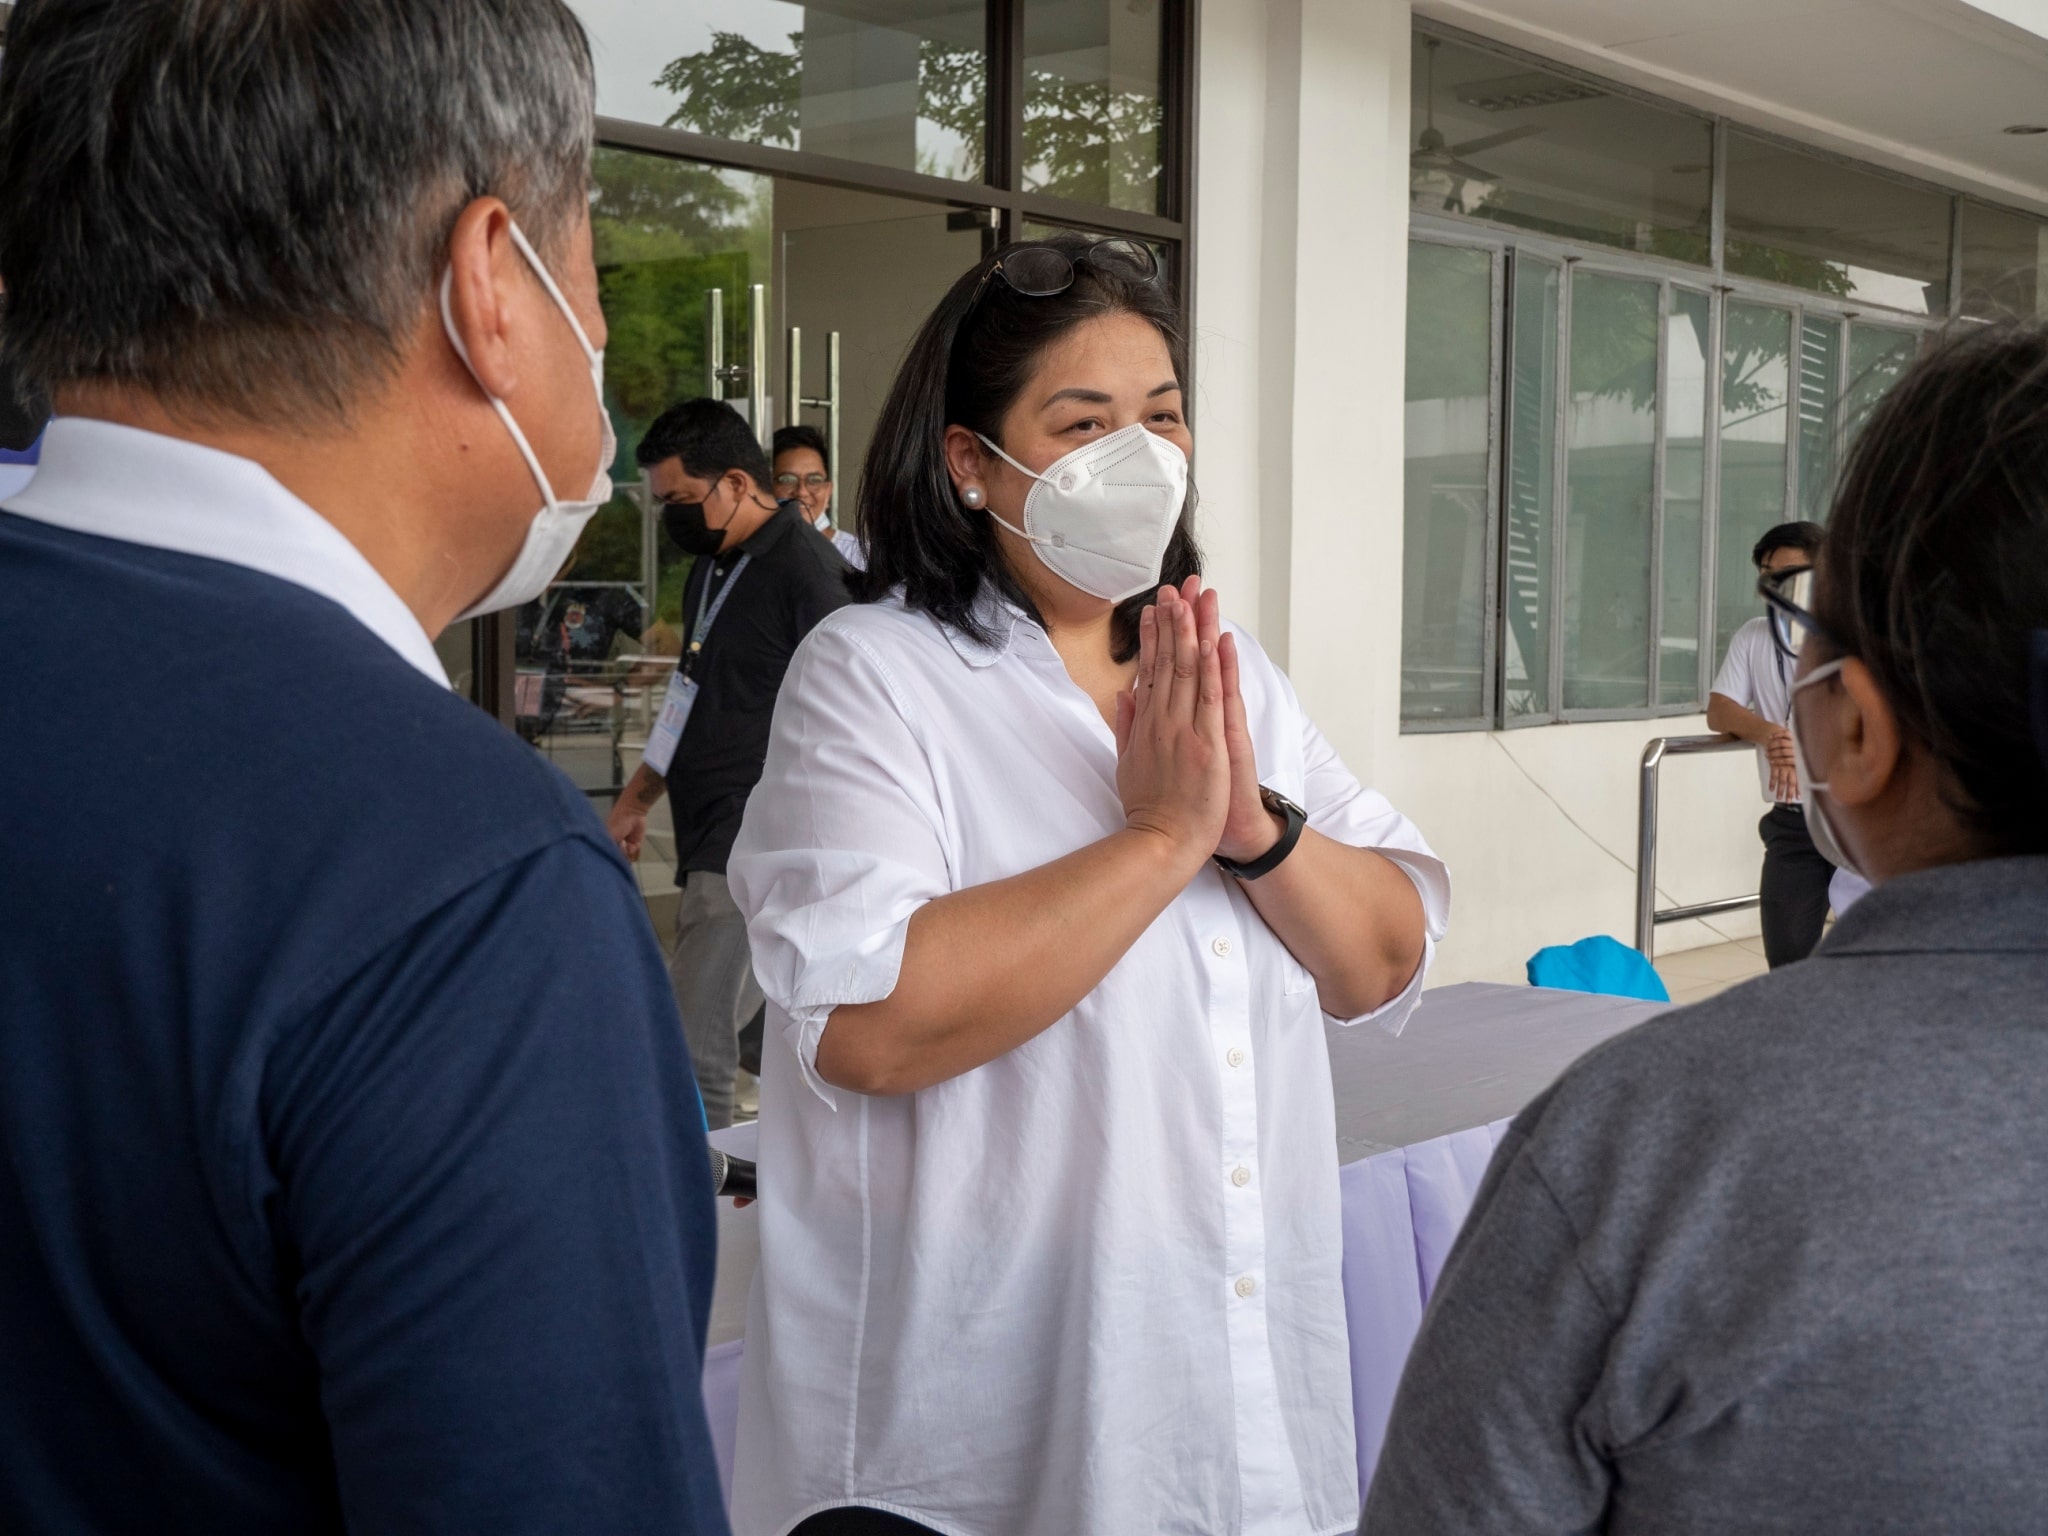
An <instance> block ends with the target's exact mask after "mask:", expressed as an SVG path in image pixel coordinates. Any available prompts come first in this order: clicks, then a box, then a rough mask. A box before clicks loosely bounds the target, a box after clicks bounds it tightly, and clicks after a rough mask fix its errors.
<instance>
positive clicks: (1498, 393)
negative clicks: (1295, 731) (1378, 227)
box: [1401, 231, 1508, 735]
mask: <svg viewBox="0 0 2048 1536" xmlns="http://www.w3.org/2000/svg"><path fill="white" fill-rule="evenodd" d="M1418 238H1420V239H1422V241H1423V243H1424V244H1429V245H1443V246H1450V247H1452V248H1454V249H1459V250H1480V251H1485V252H1487V253H1488V256H1489V259H1490V260H1489V265H1490V270H1489V274H1488V279H1487V281H1488V289H1487V291H1488V295H1489V302H1490V306H1491V307H1490V315H1491V318H1490V320H1489V326H1490V329H1489V331H1488V336H1489V338H1490V344H1489V347H1488V356H1487V390H1486V514H1485V544H1484V548H1483V552H1482V554H1481V557H1480V572H1481V574H1480V583H1479V586H1480V615H1481V617H1480V650H1479V658H1480V660H1479V697H1480V706H1479V708H1480V712H1479V713H1478V714H1477V715H1471V716H1457V717H1452V718H1439V719H1432V720H1416V721H1406V720H1404V721H1403V722H1402V725H1401V729H1402V730H1403V731H1404V732H1406V733H1409V734H1413V735H1431V734H1438V733H1442V732H1447V731H1477V730H1487V729H1490V724H1489V722H1491V721H1492V720H1493V719H1494V718H1495V717H1496V716H1497V715H1498V714H1499V712H1500V709H1501V697H1500V676H1501V668H1500V664H1499V660H1498V652H1499V648H1500V645H1501V643H1502V642H1501V639H1500V631H1501V628H1502V625H1501V607H1502V605H1501V602H1500V601H1499V596H1498V591H1497V586H1498V581H1499V572H1500V571H1501V570H1502V569H1504V567H1505V561H1504V559H1503V557H1502V554H1501V541H1502V539H1503V538H1504V537H1505V532H1506V523H1505V519H1506V515H1507V513H1506V506H1505V500H1504V498H1505V495H1506V472H1507V471H1506V459H1507V455H1506V453H1505V452H1504V451H1503V447H1504V445H1505V443H1506V440H1507V438H1506V432H1505V430H1504V428H1503V415H1504V409H1505V400H1506V389H1507V381H1506V376H1505V372H1504V369H1505V366H1506V357H1507V339H1506V335H1505V333H1504V331H1503V324H1504V321H1505V319H1506V316H1507V291H1506V281H1507V272H1508V263H1507V250H1506V247H1505V246H1504V245H1503V244H1502V243H1501V242H1499V241H1495V240H1486V239H1478V238H1472V237H1471V236H1469V235H1467V234H1465V233H1464V232H1462V231H1460V232H1455V233H1451V234H1446V235H1442V236H1420V237H1419V236H1415V235H1412V234H1411V236H1410V243H1413V242H1414V241H1415V240H1416V239H1418ZM1405 403H1406V402H1405V395H1404V401H1403V404H1404V408H1405ZM1406 465H1407V459H1406V456H1405V455H1404V456H1403V459H1402V466H1403V473H1404V475H1405V473H1406ZM1403 500H1404V506H1405V491H1404V498H1403ZM1403 664H1404V667H1405V657H1404V658H1403Z"/></svg>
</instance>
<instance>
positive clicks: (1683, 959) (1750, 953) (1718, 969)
mask: <svg viewBox="0 0 2048 1536" xmlns="http://www.w3.org/2000/svg"><path fill="white" fill-rule="evenodd" d="M1769 969H1770V967H1769V966H1768V965H1767V964H1766V963H1765V961H1764V941H1763V940H1762V939H1760V938H1756V939H1737V940H1735V941H1734V942H1733V943H1730V944H1709V945H1707V946H1706V947H1705V948H1704V949H1681V950H1675V951H1673V952H1672V953H1671V954H1668V955H1659V956H1658V957H1657V974H1658V975H1660V976H1662V977H1663V978H1664V985H1665V986H1667V987H1669V988H1670V989H1671V1001H1673V1002H1674V1003H1697V1002H1699V1001H1700V1000H1701V999H1703V998H1709V997H1712V996H1713V995H1714V994H1715V993H1716V992H1723V991H1726V990H1727V989H1728V988H1729V987H1732V986H1734V985H1735V983H1737V982H1738V981H1747V980H1749V978H1750V977H1752V976H1761V975H1763V973H1764V972H1765V971H1767V970H1769Z"/></svg>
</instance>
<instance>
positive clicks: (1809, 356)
mask: <svg viewBox="0 0 2048 1536" xmlns="http://www.w3.org/2000/svg"><path fill="white" fill-rule="evenodd" d="M1841 393H1842V322H1841V321H1839V320H1828V319H1824V318H1822V317H1821V316H1819V315H1808V316H1806V317H1805V318H1804V319H1803V320H1801V321H1800V324H1799V515H1800V516H1801V517H1802V518H1804V519H1805V520H1806V521H1808V522H1810V523H1824V522H1826V521H1827V520H1828V503H1829V502H1830V501H1832V500H1833V499H1834V494H1835V444H1836V430H1835V428H1836V415H1835V408H1836V405H1837V403H1838V401H1839V400H1840V398H1841Z"/></svg>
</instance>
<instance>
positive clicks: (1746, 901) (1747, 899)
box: [1636, 735, 1763, 960]
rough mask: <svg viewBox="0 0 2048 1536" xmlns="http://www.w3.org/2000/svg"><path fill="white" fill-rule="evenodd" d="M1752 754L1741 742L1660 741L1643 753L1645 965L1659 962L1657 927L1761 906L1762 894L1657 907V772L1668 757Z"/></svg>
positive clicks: (1639, 848) (1640, 881)
mask: <svg viewBox="0 0 2048 1536" xmlns="http://www.w3.org/2000/svg"><path fill="white" fill-rule="evenodd" d="M1740 750H1747V751H1754V750H1755V749H1754V748H1752V747H1751V746H1750V744H1749V743H1748V742H1746V741H1744V740H1743V739H1742V738H1741V737H1739V736H1718V735H1717V736H1658V737H1655V738H1653V739H1652V740H1651V741H1650V742H1649V743H1648V744H1647V745H1646V746H1645V747H1644V748H1643V767H1642V778H1641V781H1640V783H1639V785H1638V788H1637V795H1636V807H1637V815H1636V948H1637V949H1639V950H1641V951H1642V953H1643V958H1644V959H1645V960H1655V959H1656V958H1657V953H1656V951H1657V925H1658V924H1659V923H1680V922H1684V921H1685V920H1686V919H1687V918H1689V917H1712V916H1713V915H1714V914H1715V913H1717V912H1740V911H1742V910H1744V909H1745V908H1748V907H1754V906H1758V905H1760V904H1761V903H1762V901H1763V896H1762V894H1761V893H1759V894H1757V895H1754V896H1725V897H1723V898H1722V899H1721V900H1719V901H1702V902H1698V903H1695V904H1694V905H1692V906H1689V907H1665V908H1664V909H1663V910H1661V911H1660V910H1658V907H1657V770H1658V769H1659V768H1660V767H1662V766H1663V763H1664V759H1665V758H1666V757H1680V756H1686V755H1689V754H1691V753H1694V752H1735V751H1740Z"/></svg>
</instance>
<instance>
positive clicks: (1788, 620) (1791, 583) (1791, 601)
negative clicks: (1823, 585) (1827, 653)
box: [1756, 565, 1832, 661]
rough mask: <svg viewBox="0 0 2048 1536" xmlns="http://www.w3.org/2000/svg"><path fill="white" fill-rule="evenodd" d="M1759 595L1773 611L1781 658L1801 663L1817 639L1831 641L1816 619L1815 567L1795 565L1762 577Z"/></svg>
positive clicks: (1774, 635)
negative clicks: (1800, 660) (1803, 652)
mask: <svg viewBox="0 0 2048 1536" xmlns="http://www.w3.org/2000/svg"><path fill="white" fill-rule="evenodd" d="M1756 591H1757V596H1759V597H1761V598H1762V599H1763V600H1764V606H1765V607H1766V608H1767V609H1768V610H1769V611H1770V619H1771V640H1772V641H1773V643H1775V644H1776V645H1777V647H1778V653H1779V654H1780V655H1782V656H1785V657H1787V658H1789V659H1790V660H1792V661H1797V660H1798V659H1799V653H1800V652H1801V651H1803V650H1804V649H1806V647H1807V645H1808V644H1809V643H1811V642H1812V641H1813V640H1814V638H1815V637H1819V638H1820V639H1822V640H1830V637H1829V635H1828V632H1827V630H1826V629H1824V628H1822V626H1821V622H1820V620H1819V619H1816V618H1815V617H1814V616H1813V567H1812V566H1810V565H1795V566H1793V567H1792V568H1791V569H1789V570H1784V571H1775V572H1772V573H1770V574H1768V575H1765V576H1762V577H1759V578H1758V580H1757V584H1756ZM1830 643H1832V641H1831V640H1830Z"/></svg>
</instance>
